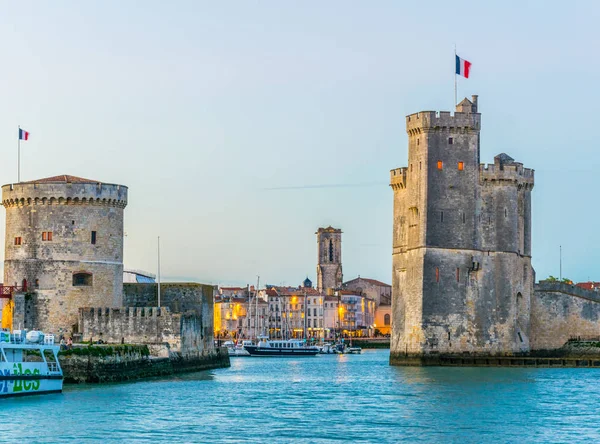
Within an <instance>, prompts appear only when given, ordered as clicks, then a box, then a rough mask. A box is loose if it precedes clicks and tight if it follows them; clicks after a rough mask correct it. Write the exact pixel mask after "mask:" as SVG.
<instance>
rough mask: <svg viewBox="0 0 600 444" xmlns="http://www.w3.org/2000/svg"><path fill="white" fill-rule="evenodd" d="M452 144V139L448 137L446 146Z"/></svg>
mask: <svg viewBox="0 0 600 444" xmlns="http://www.w3.org/2000/svg"><path fill="white" fill-rule="evenodd" d="M453 143H454V139H453V138H452V137H448V145H452V144H453Z"/></svg>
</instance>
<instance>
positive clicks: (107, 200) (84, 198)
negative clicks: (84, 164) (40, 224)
mask: <svg viewBox="0 0 600 444" xmlns="http://www.w3.org/2000/svg"><path fill="white" fill-rule="evenodd" d="M53 204H61V205H63V204H64V205H86V204H87V205H108V206H115V207H119V208H125V207H126V206H127V187H126V186H124V185H116V184H108V183H102V182H97V181H92V180H88V179H81V178H78V177H74V176H56V177H51V178H47V179H40V180H37V181H32V182H21V183H16V184H8V185H4V186H2V205H4V207H6V208H8V207H12V206H26V205H53Z"/></svg>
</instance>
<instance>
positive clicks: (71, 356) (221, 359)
mask: <svg viewBox="0 0 600 444" xmlns="http://www.w3.org/2000/svg"><path fill="white" fill-rule="evenodd" d="M107 349H108V350H107ZM147 351H148V350H147V349H146V350H145V351H144V350H143V347H141V346H125V347H118V346H117V347H112V346H109V347H98V346H94V347H91V348H87V347H86V348H84V349H79V350H72V351H68V352H61V353H60V355H59V361H60V365H61V367H62V369H63V373H64V378H65V379H64V381H65V383H85V382H87V383H90V382H91V383H104V382H118V381H127V380H135V379H141V378H148V377H154V376H170V375H173V374H177V373H184V372H195V371H201V370H208V369H213V368H221V367H229V365H230V364H229V355H228V353H227V349H226V348H218V349H215V350H212V351H210V352H206V353H203V354H196V355H188V356H185V357H184V356H182V355H179V354H176V353H175V354H171V356H169V357H166V358H156V357H153V356H152V355H148V354H147Z"/></svg>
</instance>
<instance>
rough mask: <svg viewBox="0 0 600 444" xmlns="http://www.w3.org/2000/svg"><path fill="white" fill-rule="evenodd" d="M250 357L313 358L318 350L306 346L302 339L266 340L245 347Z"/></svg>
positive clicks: (311, 346) (312, 346)
mask: <svg viewBox="0 0 600 444" xmlns="http://www.w3.org/2000/svg"><path fill="white" fill-rule="evenodd" d="M244 348H245V349H246V350H248V353H250V356H277V357H297V356H315V355H316V354H317V353H319V348H318V347H315V346H314V345H306V342H305V341H304V340H302V339H289V340H287V341H285V340H281V339H280V340H277V339H274V340H268V339H262V340H261V341H259V343H258V344H257V345H245V346H244Z"/></svg>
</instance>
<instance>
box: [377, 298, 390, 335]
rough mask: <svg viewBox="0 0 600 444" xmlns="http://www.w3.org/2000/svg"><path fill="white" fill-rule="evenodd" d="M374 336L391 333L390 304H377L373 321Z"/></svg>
mask: <svg viewBox="0 0 600 444" xmlns="http://www.w3.org/2000/svg"><path fill="white" fill-rule="evenodd" d="M373 327H374V328H373V330H374V335H375V336H379V335H382V336H388V335H391V333H392V306H391V304H379V306H378V307H377V308H376V309H375V322H374V323H373Z"/></svg>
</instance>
